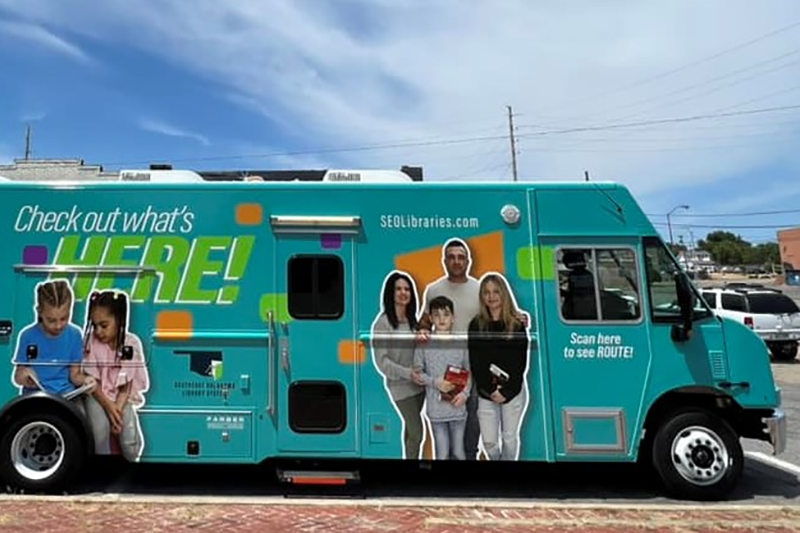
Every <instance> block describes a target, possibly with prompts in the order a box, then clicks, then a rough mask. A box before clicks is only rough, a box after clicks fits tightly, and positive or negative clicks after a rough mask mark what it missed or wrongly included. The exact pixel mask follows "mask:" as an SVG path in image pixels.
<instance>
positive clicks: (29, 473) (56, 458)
mask: <svg viewBox="0 0 800 533" xmlns="http://www.w3.org/2000/svg"><path fill="white" fill-rule="evenodd" d="M11 461H12V463H13V464H14V469H16V471H17V472H18V473H19V474H20V475H21V476H23V477H24V478H26V479H29V480H33V481H39V480H42V479H46V478H48V477H50V476H52V475H53V474H54V473H55V472H56V471H57V470H58V468H59V467H60V466H61V463H62V462H63V461H64V437H62V436H61V433H60V432H59V431H58V429H56V428H55V426H53V425H51V424H48V423H47V422H31V423H30V424H28V425H26V426H24V427H23V428H22V429H20V430H19V431H18V432H17V434H16V435H14V440H13V441H12V442H11Z"/></svg>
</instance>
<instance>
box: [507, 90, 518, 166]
mask: <svg viewBox="0 0 800 533" xmlns="http://www.w3.org/2000/svg"><path fill="white" fill-rule="evenodd" d="M506 109H508V137H509V140H510V141H511V169H512V171H513V176H514V181H517V140H516V138H515V137H514V113H512V111H511V106H510V105H507V106H506Z"/></svg>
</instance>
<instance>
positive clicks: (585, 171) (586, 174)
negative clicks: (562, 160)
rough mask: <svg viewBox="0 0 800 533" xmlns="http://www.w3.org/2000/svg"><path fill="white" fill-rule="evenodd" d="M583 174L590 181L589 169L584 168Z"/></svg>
mask: <svg viewBox="0 0 800 533" xmlns="http://www.w3.org/2000/svg"><path fill="white" fill-rule="evenodd" d="M583 175H584V177H585V178H586V181H589V171H588V170H584V171H583Z"/></svg>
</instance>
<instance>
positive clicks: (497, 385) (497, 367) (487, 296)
mask: <svg viewBox="0 0 800 533" xmlns="http://www.w3.org/2000/svg"><path fill="white" fill-rule="evenodd" d="M480 299H481V307H480V311H479V313H478V315H477V316H475V318H473V319H472V321H471V322H470V324H469V329H468V336H469V341H468V346H469V360H470V367H471V369H472V372H473V378H474V380H475V390H476V391H477V393H478V421H479V423H480V428H481V440H482V442H483V449H484V451H485V453H486V455H487V456H488V457H489V459H490V460H494V461H496V460H512V461H515V460H517V459H518V455H519V427H520V422H521V420H522V416H523V414H524V412H525V410H526V407H527V403H528V391H527V385H526V383H525V374H526V372H527V366H528V346H529V341H528V334H527V331H526V328H525V325H524V323H523V322H522V321H521V320H520V318H519V317H520V316H521V315H522V313H521V312H520V311H519V310H518V309H517V307H516V304H515V303H514V298H513V296H512V295H511V291H510V290H509V287H508V283H507V282H506V280H505V279H504V278H503V277H502V276H500V275H499V274H487V275H486V276H484V277H483V279H482V280H481V285H480ZM525 318H526V319H527V317H525ZM526 322H527V323H528V324H529V323H530V320H526ZM501 444H502V446H501Z"/></svg>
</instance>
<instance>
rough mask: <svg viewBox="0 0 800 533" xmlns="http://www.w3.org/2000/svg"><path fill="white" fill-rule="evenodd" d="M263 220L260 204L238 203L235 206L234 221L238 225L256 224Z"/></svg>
mask: <svg viewBox="0 0 800 533" xmlns="http://www.w3.org/2000/svg"><path fill="white" fill-rule="evenodd" d="M263 220H264V208H263V207H262V206H261V204H238V205H237V206H236V223H237V224H239V225H240V226H257V225H259V224H261V222H262V221H263Z"/></svg>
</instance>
